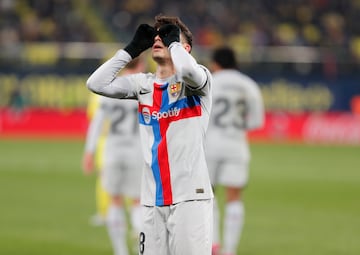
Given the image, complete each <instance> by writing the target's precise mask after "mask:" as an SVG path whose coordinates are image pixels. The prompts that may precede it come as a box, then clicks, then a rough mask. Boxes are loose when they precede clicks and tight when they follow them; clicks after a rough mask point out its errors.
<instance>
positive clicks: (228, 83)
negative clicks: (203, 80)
mask: <svg viewBox="0 0 360 255" xmlns="http://www.w3.org/2000/svg"><path fill="white" fill-rule="evenodd" d="M211 69H212V70H211V71H212V72H213V81H214V86H213V109H212V113H211V118H210V123H209V128H208V133H207V135H206V141H207V147H206V148H207V159H208V165H209V171H210V178H211V182H212V185H213V187H214V189H215V188H216V186H217V185H222V186H224V187H225V195H226V203H225V212H224V229H223V234H224V235H223V238H221V237H220V229H219V228H220V223H219V208H218V206H217V201H216V200H215V201H214V245H213V254H220V253H219V252H220V242H221V240H223V243H222V245H221V249H222V251H223V253H222V254H226V255H233V254H236V250H237V247H238V242H239V240H240V235H241V231H242V227H243V223H244V205H243V202H242V199H241V195H242V190H243V188H244V187H245V185H246V184H247V182H248V171H249V160H250V151H249V146H248V141H247V137H246V132H247V131H248V130H252V129H256V128H260V127H261V126H262V125H263V122H264V107H263V100H262V96H261V92H260V89H259V87H258V85H257V84H256V83H255V82H254V81H253V80H252V79H251V78H249V77H248V76H246V75H244V74H242V73H240V72H239V71H238V67H237V63H236V57H235V54H234V52H233V50H232V49H231V48H228V47H221V48H218V49H215V50H214V52H213V55H212V65H211Z"/></svg>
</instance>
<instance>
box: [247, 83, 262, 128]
mask: <svg viewBox="0 0 360 255" xmlns="http://www.w3.org/2000/svg"><path fill="white" fill-rule="evenodd" d="M250 82H251V83H252V84H251V85H252V86H249V88H248V91H247V110H248V112H247V117H246V118H247V119H246V129H248V130H252V129H257V128H261V127H262V125H263V124H264V115H265V113H264V104H263V99H262V95H261V91H260V89H259V87H258V85H257V84H256V83H255V81H250Z"/></svg>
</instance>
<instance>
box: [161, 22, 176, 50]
mask: <svg viewBox="0 0 360 255" xmlns="http://www.w3.org/2000/svg"><path fill="white" fill-rule="evenodd" d="M158 34H159V36H160V38H161V40H162V41H163V43H164V45H165V46H166V47H169V45H170V44H171V43H172V42H180V28H179V27H178V26H176V25H173V24H166V25H163V26H162V27H160V29H159V32H158Z"/></svg>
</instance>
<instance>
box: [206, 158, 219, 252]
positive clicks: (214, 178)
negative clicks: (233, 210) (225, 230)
mask: <svg viewBox="0 0 360 255" xmlns="http://www.w3.org/2000/svg"><path fill="white" fill-rule="evenodd" d="M220 166H221V161H220V159H219V157H218V155H212V157H209V158H208V169H209V176H210V181H211V184H212V186H213V190H214V194H215V193H216V187H217V183H218V171H219V169H220ZM213 205H214V208H213V216H214V222H213V244H212V253H211V254H212V255H218V254H220V249H221V239H220V209H219V205H218V201H217V198H216V196H215V197H214V201H213Z"/></svg>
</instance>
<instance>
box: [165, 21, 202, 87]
mask: <svg viewBox="0 0 360 255" xmlns="http://www.w3.org/2000/svg"><path fill="white" fill-rule="evenodd" d="M159 36H160V37H161V40H162V41H163V43H164V45H165V46H167V47H168V48H169V51H170V55H171V59H172V61H173V64H174V67H175V70H176V72H177V74H178V75H180V77H181V78H182V79H183V80H184V81H185V82H186V83H187V84H189V85H190V86H191V87H192V88H193V89H201V88H202V87H203V86H205V84H206V82H207V81H208V73H207V72H206V70H205V69H204V68H203V67H202V66H200V65H199V64H198V63H197V62H196V60H195V58H193V56H191V54H190V53H189V52H187V51H186V50H185V48H184V47H183V45H182V44H181V43H180V29H179V27H177V26H176V25H172V24H168V25H164V26H162V27H161V28H160V29H159Z"/></svg>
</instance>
